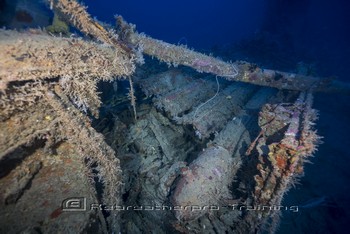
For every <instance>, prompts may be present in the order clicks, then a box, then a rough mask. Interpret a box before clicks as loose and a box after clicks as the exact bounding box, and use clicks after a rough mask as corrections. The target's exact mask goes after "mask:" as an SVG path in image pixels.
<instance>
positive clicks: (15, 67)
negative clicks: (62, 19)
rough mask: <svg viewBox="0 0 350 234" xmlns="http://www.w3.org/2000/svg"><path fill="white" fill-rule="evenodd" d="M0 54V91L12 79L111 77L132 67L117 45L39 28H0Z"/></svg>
mask: <svg viewBox="0 0 350 234" xmlns="http://www.w3.org/2000/svg"><path fill="white" fill-rule="evenodd" d="M0 56H1V58H2V59H1V61H0V68H1V70H0V78H1V86H0V87H1V91H4V90H5V89H6V87H7V84H8V83H9V82H15V81H33V80H43V79H54V78H56V77H69V78H71V79H74V80H78V79H82V78H84V79H87V78H89V79H97V80H111V79H113V77H121V76H125V75H130V74H132V73H133V72H134V69H135V68H134V64H133V63H132V61H130V59H128V58H126V57H125V56H123V54H122V49H120V48H118V47H114V49H112V48H110V47H108V46H102V45H98V44H96V43H92V42H87V41H84V40H82V39H79V38H61V37H51V36H48V35H45V33H44V32H41V31H39V30H34V31H28V32H24V33H20V32H16V31H10V30H4V29H0Z"/></svg>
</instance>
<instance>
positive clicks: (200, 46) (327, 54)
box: [84, 0, 350, 80]
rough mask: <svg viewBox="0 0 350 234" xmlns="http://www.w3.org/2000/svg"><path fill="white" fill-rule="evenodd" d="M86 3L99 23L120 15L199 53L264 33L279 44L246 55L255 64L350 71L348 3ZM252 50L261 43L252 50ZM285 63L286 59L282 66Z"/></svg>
mask: <svg viewBox="0 0 350 234" xmlns="http://www.w3.org/2000/svg"><path fill="white" fill-rule="evenodd" d="M84 2H85V4H86V5H87V6H88V7H89V8H88V11H89V12H90V13H91V14H92V15H93V16H95V17H96V18H97V19H98V20H101V21H105V22H108V23H112V24H113V23H114V17H113V16H114V15H116V14H119V15H122V16H123V17H124V18H125V19H126V20H127V21H128V22H130V23H133V24H136V26H137V30H138V31H139V32H144V33H146V34H147V35H150V36H152V37H154V38H157V39H162V40H164V41H167V42H171V43H175V44H176V43H181V44H187V45H188V46H189V47H191V48H195V49H196V50H206V51H209V49H210V48H213V47H214V46H216V47H223V48H224V49H225V48H226V47H227V46H230V45H234V44H235V43H239V42H240V41H242V40H243V39H245V40H248V41H249V40H254V39H256V38H257V37H261V35H264V43H267V44H268V43H275V45H274V46H272V47H271V48H268V47H266V45H265V44H261V47H263V46H265V47H266V48H262V51H259V50H257V52H256V53H255V54H254V53H252V52H250V54H248V55H247V56H248V59H249V57H252V60H254V57H258V60H259V59H260V60H262V61H258V62H260V63H262V64H261V65H263V66H265V67H270V68H274V69H277V68H278V67H279V68H280V69H282V70H290V71H291V70H292V69H293V68H294V67H295V66H296V63H297V62H300V61H303V62H305V63H308V64H315V66H316V70H317V71H318V74H319V75H320V76H336V77H338V78H339V79H342V80H344V79H347V77H348V75H347V74H348V73H350V68H349V67H350V66H349V64H350V59H349V55H350V47H349V41H350V26H349V25H350V24H349V22H350V17H349V12H350V7H349V3H348V1H345V0H216V1H207V0H203V1H198V0H177V1H164V0H150V1H140V0H128V1H120V0H119V1H118V0H99V1H97V0H85V1H84ZM266 41H267V42H266ZM255 43H256V42H255ZM254 46H255V47H257V46H258V45H252V46H251V47H252V48H253V49H254ZM211 52H213V53H214V55H216V54H215V51H211ZM257 53H263V54H264V56H262V54H260V57H259V56H257ZM276 54H278V55H276ZM217 55H218V56H220V54H217ZM265 58H272V59H275V60H281V62H280V64H279V63H278V62H279V61H275V63H277V67H275V66H274V64H271V63H269V62H268V60H267V59H265ZM283 59H288V61H286V62H285V64H282V60H283ZM264 62H265V63H264ZM283 65H285V66H283Z"/></svg>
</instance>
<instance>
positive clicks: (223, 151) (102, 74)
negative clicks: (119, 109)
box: [0, 0, 349, 232]
mask: <svg viewBox="0 0 350 234" xmlns="http://www.w3.org/2000/svg"><path fill="white" fill-rule="evenodd" d="M49 2H50V4H51V5H52V6H53V7H54V8H55V9H56V10H57V11H60V12H61V13H63V14H65V15H66V16H68V17H67V18H68V19H70V20H71V21H72V22H73V24H74V25H75V26H76V27H77V28H79V29H80V30H81V31H82V32H84V33H86V34H87V35H90V36H93V37H94V38H97V39H98V40H100V41H102V42H103V43H105V44H104V45H101V44H96V43H91V42H87V41H85V40H82V39H76V38H55V37H48V36H47V35H43V33H42V32H40V31H37V30H30V31H28V32H26V33H18V32H14V31H7V30H2V31H0V32H1V34H0V55H1V56H2V60H1V61H0V66H1V67H0V68H1V69H0V78H1V80H0V91H1V93H0V103H1V107H3V108H1V113H0V118H1V119H0V120H1V126H4V127H2V128H1V129H2V132H1V138H0V143H1V148H0V149H1V153H0V162H1V163H4V162H5V161H6V160H14V159H18V160H19V161H21V162H20V163H21V164H19V166H18V167H14V168H12V171H11V172H10V173H9V174H8V176H9V177H11V178H12V179H14V180H10V181H15V184H14V185H13V186H10V185H9V183H8V180H7V178H8V177H6V178H5V177H4V178H5V179H4V180H6V181H5V182H4V183H5V186H1V187H4V188H5V187H6V188H7V190H6V191H4V192H3V193H2V194H4V195H5V196H4V197H3V198H2V199H3V201H4V202H3V204H2V205H5V209H7V210H10V208H12V205H17V204H21V205H23V203H24V202H25V201H28V200H29V199H28V198H27V197H25V196H27V194H28V193H27V190H26V188H27V185H29V184H30V183H31V182H33V184H35V185H37V184H38V183H37V182H35V181H36V180H37V179H38V180H39V182H40V181H41V183H43V184H50V183H44V182H48V181H50V182H51V183H54V184H55V182H56V180H59V178H60V177H61V176H62V175H65V174H67V175H69V176H74V175H76V176H77V178H78V179H77V181H76V182H74V181H73V182H70V183H72V185H75V183H80V184H78V185H81V187H83V188H82V189H81V190H79V189H78V190H74V189H73V188H72V186H68V185H66V184H64V186H68V189H67V188H66V189H65V188H63V189H62V191H67V192H68V193H69V195H72V196H73V195H74V196H79V194H78V192H79V191H84V192H85V193H84V194H88V195H87V196H89V198H90V199H91V200H98V199H97V198H96V194H97V192H96V191H95V187H94V186H95V185H94V183H92V182H93V180H94V179H96V178H98V179H99V181H100V182H101V183H102V184H103V194H102V201H103V202H104V203H107V204H116V205H119V204H121V203H122V200H121V193H122V171H121V167H120V161H119V159H118V158H117V157H116V155H115V151H123V150H124V149H121V148H122V147H120V148H116V149H112V148H111V147H110V146H109V145H107V144H106V142H105V141H104V139H103V137H102V135H101V134H100V133H97V132H96V130H95V129H94V128H92V127H91V120H90V119H89V118H88V117H86V115H85V114H86V113H88V112H91V113H92V114H94V115H95V116H97V115H98V110H97V109H98V107H99V105H100V99H99V97H98V93H97V88H96V85H97V82H98V81H99V80H106V81H111V80H113V79H114V76H117V77H122V76H130V75H131V74H133V73H134V70H135V62H136V61H137V60H138V58H137V56H138V54H137V53H136V52H140V51H143V52H144V53H146V54H149V55H151V56H155V57H157V58H159V59H160V60H161V61H164V62H166V63H168V64H171V65H175V66H177V65H180V64H181V65H186V66H190V67H193V68H194V69H195V70H197V71H199V72H208V73H213V74H216V75H218V76H222V77H226V78H227V79H228V80H234V81H243V82H248V83H252V84H258V85H262V86H269V87H276V88H279V89H291V90H302V91H305V90H308V89H309V88H310V87H313V88H314V89H313V91H321V90H322V91H325V90H332V89H335V90H337V89H338V88H339V89H344V90H345V91H349V88H348V86H346V85H343V87H340V86H342V84H340V83H336V82H334V81H326V80H320V79H319V78H315V77H307V76H301V75H296V74H289V73H282V72H276V71H270V70H264V69H261V68H258V67H257V66H255V65H253V64H249V63H245V62H236V63H226V62H224V61H221V60H219V59H215V58H212V57H210V56H206V55H203V54H200V53H197V52H194V51H192V50H189V49H187V48H185V47H183V46H180V47H178V46H174V45H170V44H167V43H164V42H162V41H158V40H155V39H152V38H150V37H147V36H145V35H142V34H137V33H135V32H134V31H133V28H132V27H130V26H129V25H126V24H125V25H124V26H126V27H124V29H122V30H121V31H120V32H119V35H117V34H115V33H114V32H112V31H110V32H108V31H107V30H105V29H104V27H103V26H102V25H101V24H99V23H98V22H96V21H95V20H93V19H92V18H91V17H90V16H89V15H88V14H87V13H86V11H85V8H84V7H82V6H80V5H79V4H78V3H77V2H76V1H69V0H49ZM118 19H119V21H120V22H122V20H121V18H118ZM121 24H122V23H121ZM23 38H25V39H26V40H27V39H29V40H28V41H25V40H23ZM129 44H130V45H129ZM151 80H152V81H151ZM158 81H159V83H158V84H156V82H158ZM130 82H131V80H130ZM140 83H141V84H142V86H143V89H144V90H145V92H146V94H147V95H148V96H150V95H154V96H155V99H154V104H155V105H157V106H158V108H159V109H164V110H166V112H167V113H170V118H173V119H175V120H177V121H178V122H177V124H175V123H173V122H171V121H170V120H169V119H168V118H167V116H164V115H162V114H160V113H159V112H157V111H156V110H155V109H152V110H151V111H150V113H149V114H148V115H147V118H145V119H141V120H139V121H136V122H135V123H134V124H133V125H132V126H131V127H130V130H129V133H128V135H129V138H128V139H127V140H130V142H131V143H130V142H129V143H128V144H125V145H126V146H127V147H130V149H131V150H130V151H132V150H134V151H133V152H131V153H130V152H128V154H126V153H125V154H124V155H122V156H120V158H122V159H123V160H124V162H123V163H125V165H126V166H125V168H126V169H127V170H126V171H125V172H124V175H123V176H124V181H126V186H125V188H126V191H127V192H126V193H125V194H124V195H125V196H124V199H125V204H129V205H135V204H138V205H140V204H141V205H142V204H147V203H148V202H149V201H155V202H159V203H158V204H168V202H169V194H170V193H172V192H173V191H172V189H173V188H174V187H173V186H175V189H174V193H173V194H172V198H173V201H174V204H178V205H181V203H186V204H191V203H198V204H199V205H202V204H204V202H219V201H218V200H219V199H218V198H223V200H225V202H231V203H232V201H234V200H232V199H233V198H238V199H237V200H241V199H240V197H239V196H237V197H236V196H233V192H235V191H236V189H237V187H230V185H231V184H232V182H233V178H234V177H235V175H237V172H238V171H239V169H240V167H242V164H243V163H245V159H244V158H242V155H243V154H242V152H244V151H246V149H247V148H248V145H249V144H250V143H251V142H252V139H250V133H251V132H250V131H251V129H254V127H256V126H254V120H255V119H254V118H255V117H256V116H255V114H256V112H257V110H258V109H259V108H260V107H261V106H262V105H263V104H264V103H265V102H267V100H269V97H270V96H272V95H274V92H275V91H274V90H272V89H269V88H267V89H258V88H257V87H254V86H251V85H248V84H238V83H235V84H230V85H223V87H222V90H223V91H221V92H219V91H220V89H219V88H218V86H216V85H215V83H214V82H213V81H212V80H211V77H207V78H204V79H202V80H200V79H194V78H191V77H189V76H187V75H183V74H179V72H173V73H172V74H170V73H164V74H162V75H158V76H154V77H153V78H152V79H149V80H148V81H147V80H146V81H141V82H140ZM337 85H340V86H337ZM225 86H226V87H225ZM215 90H218V91H217V93H216V94H215ZM256 90H258V91H257V92H256V93H254V92H255V91H256ZM130 96H131V99H132V100H133V102H132V103H133V105H135V97H133V96H134V92H133V89H132V87H131V90H130ZM292 96H293V95H292ZM208 100H210V101H208ZM248 100H249V101H248ZM226 105H227V106H226ZM311 105H312V94H311V93H307V94H305V93H304V92H303V93H302V94H301V96H300V98H299V99H298V100H297V101H296V102H295V103H294V104H286V103H280V104H271V103H270V104H267V105H266V106H265V107H264V108H263V109H262V111H261V118H260V121H259V123H260V127H261V134H259V137H258V138H257V140H256V141H254V144H253V145H252V147H251V148H249V149H251V150H249V151H248V153H249V154H250V155H251V156H252V157H250V158H252V159H254V155H257V157H256V160H257V161H258V162H257V166H256V170H258V173H257V174H256V175H255V176H254V177H253V176H249V177H248V176H247V178H248V179H247V178H245V179H246V180H250V182H251V181H254V182H255V186H254V188H253V189H250V187H249V185H250V184H249V183H246V184H244V183H243V182H244V181H243V182H242V181H241V184H240V185H239V186H240V187H239V189H241V188H243V187H244V188H245V189H246V190H247V191H246V192H245V194H244V195H245V196H246V197H245V198H246V201H247V204H267V205H269V204H270V205H271V204H272V205H276V204H280V202H281V199H282V197H283V195H284V193H285V191H286V190H287V189H288V188H289V187H290V185H291V184H292V182H293V179H294V177H295V175H298V174H301V173H302V166H303V162H304V161H305V158H306V157H307V155H310V154H311V153H312V152H313V151H314V150H315V145H316V143H317V139H318V137H317V135H316V133H315V131H313V129H312V128H311V125H312V122H313V121H314V119H315V116H316V114H315V111H314V110H312V108H311ZM29 106H31V107H32V108H28V107H29ZM81 111H83V112H81ZM220 111H222V112H220ZM84 112H85V113H84ZM134 113H135V109H134ZM135 117H136V113H135ZM116 119H117V118H116ZM116 121H117V120H116ZM180 123H181V124H183V125H187V124H191V125H193V126H195V128H196V130H197V132H193V131H192V132H190V131H189V130H188V128H185V127H184V126H181V125H180ZM121 125H122V124H120V125H118V126H121ZM114 131H115V132H117V130H115V129H114ZM252 132H254V131H252ZM196 133H197V136H201V137H202V136H203V137H202V139H203V142H204V143H203V144H205V143H207V146H206V149H205V150H204V152H201V153H199V152H200V151H201V149H202V148H203V147H204V148H205V146H204V145H200V144H198V145H197V144H196V143H198V141H196V139H195V137H194V136H195V134H196ZM213 133H214V134H213ZM122 135H123V134H119V136H122ZM209 136H211V137H213V139H212V140H211V141H208V138H209ZM278 136H279V137H280V138H278ZM276 137H277V138H276ZM118 140H119V141H122V140H120V139H118ZM191 140H193V142H191ZM43 142H44V144H45V146H43V149H42V150H41V149H40V150H39V151H40V152H39V153H38V154H40V158H39V159H40V160H38V161H37V162H36V163H30V164H28V165H27V164H26V162H27V161H26V160H34V159H37V158H35V155H34V154H31V155H29V156H28V155H27V156H26V157H25V156H23V157H19V158H16V157H18V155H17V152H16V150H19V149H21V148H22V147H34V146H33V145H34V143H43ZM58 143H60V145H59V146H57V144H58ZM116 144H117V145H118V146H120V143H116ZM67 145H69V147H72V148H73V149H74V150H72V152H69V153H68V152H65V153H66V154H65V155H69V156H70V157H64V156H62V155H61V156H59V157H56V158H55V155H51V154H49V153H45V152H50V148H55V149H61V148H60V147H63V148H65V147H67ZM125 145H123V147H124V146H125ZM67 148H68V147H67ZM199 148H200V149H199ZM46 150H47V151H46ZM71 154H72V155H71ZM189 155H191V156H192V158H191V157H189ZM193 155H195V156H196V155H199V156H198V157H197V158H195V159H194V160H193V161H191V160H192V159H193V157H194V156H193ZM213 155H214V156H217V157H212V156H213ZM246 158H247V157H246ZM128 160H129V161H128ZM56 161H60V162H56ZM61 161H63V163H62V162H61ZM184 161H187V162H188V163H189V166H188V167H186V166H185V165H186V163H185V162H184ZM66 165H68V166H67V168H66V167H65V166H66ZM250 166H251V165H250ZM253 166H254V165H253ZM50 169H54V170H53V171H54V172H51V170H50ZM56 169H57V170H59V171H57V170H56ZM17 170H18V173H19V174H20V175H17V174H16V173H15V172H17ZM75 172H78V173H75ZM94 173H96V174H94ZM181 173H182V174H183V175H181V176H180V178H179V180H178V181H176V178H177V177H178V176H179V175H180V174H181ZM63 178H65V179H67V178H66V177H65V176H63ZM74 178H75V177H74ZM210 178H211V179H210ZM204 180H206V181H212V182H214V183H212V184H208V186H207V187H204V188H202V187H198V186H199V185H200V184H202V182H203V181H204ZM1 182H3V180H2V181H1ZM6 182H7V183H6ZM34 182H35V183H34ZM186 182H191V183H188V184H186ZM57 184H60V183H58V182H57ZM242 184H243V185H242ZM60 185H61V184H60ZM45 186H46V185H45ZM216 186H218V188H217V187H216ZM58 187H59V189H61V188H62V187H60V186H58ZM78 187H79V186H78ZM81 187H79V188H81ZM34 188H35V190H34V192H33V193H29V195H30V196H31V197H30V198H33V196H34V195H37V194H40V195H42V194H43V192H42V191H40V186H34ZM45 188H46V187H45ZM192 188H194V191H201V192H203V193H204V195H209V196H203V194H199V195H198V194H191V192H190V191H192V190H193V189H192ZM249 189H250V190H249ZM57 190H58V189H57ZM24 191H25V192H24ZM28 191H31V190H28ZM45 191H46V190H45ZM55 191H56V190H55ZM33 194H34V195H33ZM29 195H28V196H29ZM252 196H253V197H252ZM63 197H64V196H63V195H62V196H60V199H61V198H63ZM55 202H61V200H55ZM43 204H47V203H43ZM194 205H197V204H194ZM50 207H51V206H50ZM31 208H32V207H31ZM27 210H28V209H27ZM44 213H45V214H44V215H45V216H44V217H46V218H47V217H49V219H50V220H55V219H56V218H57V219H61V218H62V220H60V222H62V223H64V222H67V223H69V221H67V220H69V216H68V215H67V216H65V215H63V214H62V210H61V209H60V208H59V207H57V208H55V209H53V210H52V211H51V212H50V213H48V212H47V211H45V212H44ZM7 214H8V213H6V214H4V215H5V216H6V215H7ZM159 214H161V215H159ZM133 215H134V216H133ZM173 215H174V214H173V213H172V212H166V211H164V212H159V213H154V212H153V213H152V212H151V213H148V214H147V213H146V212H131V213H129V214H125V216H126V217H127V216H129V218H125V219H124V220H126V221H125V222H126V223H121V221H120V217H119V216H118V214H115V213H112V214H111V215H110V216H109V217H108V228H109V229H110V230H112V231H115V232H116V231H119V230H120V227H121V226H122V225H124V228H126V229H127V230H128V231H129V232H132V231H139V232H142V231H144V230H146V231H150V230H151V231H156V232H165V228H167V227H169V226H170V225H169V222H167V221H169V220H173V218H174V216H173ZM175 215H176V216H177V218H178V219H180V220H181V221H182V220H185V221H186V222H187V221H190V222H189V223H186V222H185V223H182V222H176V223H175V224H173V226H172V228H175V229H177V230H182V231H188V232H189V230H191V232H200V231H203V225H204V224H205V226H206V227H207V230H219V231H222V232H225V231H227V232H228V231H232V230H237V231H242V230H243V231H246V230H249V229H250V226H249V225H252V226H253V227H254V228H256V230H261V229H260V227H261V226H264V225H267V224H269V221H271V220H272V222H271V224H272V225H271V228H270V229H271V230H274V228H275V227H276V225H277V223H278V214H277V212H275V213H273V214H272V216H267V215H265V214H263V215H262V216H259V215H258V214H256V213H255V214H248V215H247V214H244V212H240V213H232V212H225V211H220V212H218V213H217V216H216V217H211V214H210V213H207V212H202V211H200V212H197V213H193V214H192V213H191V214H189V213H188V212H181V211H180V212H175ZM5 216H2V217H5ZM10 216H11V217H12V219H11V221H12V222H13V220H14V219H13V214H10ZM130 216H133V217H132V218H133V219H131V218H130ZM40 218H41V216H40ZM80 218H81V217H80ZM104 218H105V217H103V215H102V214H101V212H97V213H94V212H87V213H86V214H84V215H83V218H81V219H83V221H84V222H80V223H79V227H76V229H74V230H77V231H82V230H85V227H86V225H87V223H89V222H88V221H91V220H95V221H96V220H98V222H97V223H98V224H101V225H102V226H103V227H100V229H101V230H102V231H104V232H106V230H107V227H106V226H105V223H104ZM195 218H198V219H197V220H195ZM78 219H79V218H78ZM242 219H245V220H244V222H241V221H242ZM1 220H2V221H5V223H6V221H7V220H8V219H7V218H2V219H1ZM38 222H41V223H42V221H41V220H39V221H37V220H35V222H33V223H38ZM95 223H96V222H95ZM164 223H166V224H165V225H164V227H163V226H160V225H158V224H164ZM240 223H241V224H240ZM29 224H31V223H29V222H25V225H28V230H36V229H37V228H38V227H30V225H29ZM39 224H40V223H39ZM44 224H45V225H46V224H47V225H46V226H45V225H41V224H40V225H39V226H40V228H41V227H42V226H44V227H43V228H47V229H45V230H44V231H48V232H50V231H57V229H55V227H56V225H57V223H53V222H51V223H50V222H48V221H46V220H45V221H44ZM69 224H70V223H69ZM167 225H168V226H167ZM0 226H2V225H0ZM97 226H99V225H97ZM69 228H70V226H69V225H68V226H65V227H63V228H62V229H59V230H63V231H62V232H66V231H67V230H69ZM163 228H164V229H163ZM204 229H205V227H204ZM4 230H5V231H7V230H6V229H4ZM19 231H23V230H15V232H19Z"/></svg>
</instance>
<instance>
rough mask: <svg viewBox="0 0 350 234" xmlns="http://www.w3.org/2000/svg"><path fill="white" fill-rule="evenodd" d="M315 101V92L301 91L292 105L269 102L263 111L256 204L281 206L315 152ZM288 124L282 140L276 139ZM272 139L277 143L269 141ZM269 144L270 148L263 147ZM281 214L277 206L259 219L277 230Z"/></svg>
mask: <svg viewBox="0 0 350 234" xmlns="http://www.w3.org/2000/svg"><path fill="white" fill-rule="evenodd" d="M311 105H312V94H311V93H310V92H309V93H301V94H300V95H299V97H298V99H297V100H296V101H295V102H294V104H292V105H288V104H276V105H274V106H272V108H271V107H268V106H267V107H265V108H264V109H263V110H262V112H261V113H260V121H259V122H260V126H261V128H262V132H263V133H262V134H260V138H259V139H258V144H257V146H256V152H257V153H258V159H259V163H258V165H257V170H258V174H257V175H256V176H255V177H254V179H255V182H256V185H255V192H254V204H255V205H257V204H259V205H266V206H271V205H275V206H279V205H280V204H281V201H282V198H283V196H284V194H285V193H286V192H287V191H288V189H289V188H290V187H291V186H292V185H293V183H294V181H295V180H296V178H297V177H298V176H300V175H302V174H303V164H304V162H305V161H306V160H307V157H308V156H310V155H312V154H313V153H314V151H315V149H316V147H317V144H318V143H319V138H320V137H319V136H317V134H316V131H315V130H313V129H312V125H313V122H314V121H315V120H316V117H317V115H316V112H315V110H313V109H312V108H311ZM286 126H287V127H288V128H287V129H286V130H285V132H284V134H283V135H282V139H281V140H279V141H276V140H274V139H272V138H273V136H276V133H278V132H280V131H283V129H285V128H286ZM271 141H272V142H273V143H270V144H268V143H267V142H271ZM266 146H267V147H268V150H267V151H266V150H264V149H263V148H264V147H266ZM279 217H280V214H279V211H276V210H273V211H271V212H267V213H265V215H264V216H263V217H262V219H261V220H260V221H259V222H260V223H261V224H263V225H264V228H268V229H269V230H270V231H271V232H274V231H275V229H276V227H277V226H278V222H279Z"/></svg>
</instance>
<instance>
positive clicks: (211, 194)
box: [172, 146, 239, 221]
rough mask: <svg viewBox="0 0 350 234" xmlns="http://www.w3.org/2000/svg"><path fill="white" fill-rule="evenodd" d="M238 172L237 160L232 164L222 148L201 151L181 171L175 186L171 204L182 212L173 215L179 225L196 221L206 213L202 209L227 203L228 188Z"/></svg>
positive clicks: (229, 196)
mask: <svg viewBox="0 0 350 234" xmlns="http://www.w3.org/2000/svg"><path fill="white" fill-rule="evenodd" d="M238 168H239V160H238V159H237V158H236V160H234V159H233V158H232V157H231V154H230V152H229V151H227V150H226V149H225V148H223V147H220V146H214V147H210V148H207V149H205V150H204V151H203V152H202V153H201V154H200V155H199V156H198V157H197V158H196V159H195V160H194V161H193V162H192V163H191V164H190V165H189V167H188V168H184V169H183V172H182V177H181V180H180V181H179V182H178V183H177V184H176V190H175V192H174V194H173V196H172V197H173V201H172V202H173V205H174V206H178V207H181V208H182V209H179V210H176V211H175V216H176V218H177V219H178V220H180V221H190V220H195V219H198V218H199V217H200V216H202V215H203V214H205V213H207V210H206V209H202V207H205V206H208V208H207V209H209V206H211V205H215V204H219V202H220V200H222V199H231V195H230V192H229V189H228V187H229V185H230V183H231V182H232V180H233V176H234V175H235V173H234V172H235V171H236V170H237V169H238ZM186 207H187V209H186Z"/></svg>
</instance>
